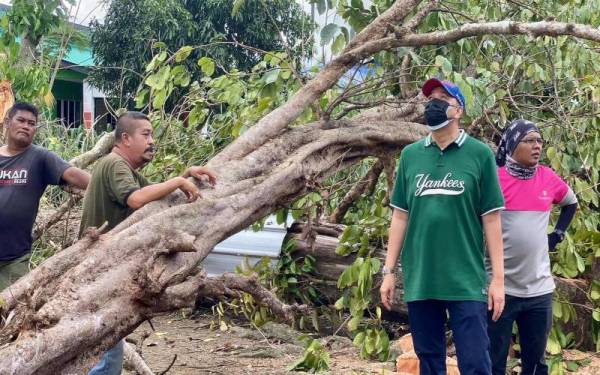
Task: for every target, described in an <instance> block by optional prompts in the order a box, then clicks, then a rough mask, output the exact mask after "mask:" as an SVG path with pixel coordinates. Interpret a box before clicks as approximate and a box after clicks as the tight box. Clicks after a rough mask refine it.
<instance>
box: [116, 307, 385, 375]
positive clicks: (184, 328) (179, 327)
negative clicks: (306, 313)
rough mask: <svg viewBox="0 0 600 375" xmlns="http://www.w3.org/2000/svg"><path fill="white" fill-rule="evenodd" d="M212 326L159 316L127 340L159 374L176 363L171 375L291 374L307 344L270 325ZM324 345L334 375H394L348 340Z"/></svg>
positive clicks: (208, 318)
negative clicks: (290, 370)
mask: <svg viewBox="0 0 600 375" xmlns="http://www.w3.org/2000/svg"><path fill="white" fill-rule="evenodd" d="M213 321H214V318H213V316H212V315H211V314H208V313H207V314H199V315H195V316H194V317H192V318H187V317H182V316H181V314H173V315H169V316H164V317H159V318H156V319H153V320H152V324H153V326H154V331H152V328H151V327H150V325H149V324H148V323H147V322H146V323H144V324H142V325H141V326H140V327H139V328H138V329H137V330H136V331H135V332H134V333H133V334H131V335H130V336H129V337H128V341H135V343H136V344H137V347H138V348H141V352H142V356H143V358H144V360H145V361H146V363H147V364H148V365H149V367H150V368H151V369H152V370H153V371H154V372H155V374H160V373H161V372H162V371H164V370H165V369H167V368H168V367H169V365H170V364H171V362H172V361H173V360H175V361H174V363H173V366H172V367H171V369H170V370H169V372H168V374H177V375H192V374H194V375H197V374H227V375H235V374H244V375H247V374H287V373H290V372H288V371H287V370H286V368H287V367H288V366H289V365H290V364H291V363H292V362H294V361H295V360H296V359H298V358H300V357H301V356H302V353H303V350H304V349H303V348H304V344H303V342H302V341H300V340H299V339H298V336H299V333H298V332H296V331H293V330H291V329H290V328H288V327H287V326H285V325H283V324H277V323H267V324H265V325H264V326H263V327H261V328H260V329H259V328H255V327H252V326H250V325H249V324H248V323H244V322H241V321H238V322H236V323H235V324H236V325H232V326H231V327H228V328H227V330H221V329H220V328H218V327H217V328H213V329H211V322H213ZM146 335H148V337H147V338H145V339H143V338H144V336H146ZM142 339H143V343H142ZM323 340H324V341H325V342H326V348H327V350H328V352H329V354H330V356H331V372H330V374H390V373H392V371H393V370H394V368H395V366H394V362H386V363H381V362H376V361H363V360H361V359H360V358H359V356H358V351H357V349H356V348H354V346H353V345H352V341H351V340H350V339H348V338H345V337H341V336H335V337H334V336H329V337H326V338H324V339H323ZM132 344H133V342H132ZM140 344H141V345H140ZM175 356H177V357H176V358H175ZM301 373H302V372H292V374H301ZM124 374H128V375H132V374H133V372H128V371H124Z"/></svg>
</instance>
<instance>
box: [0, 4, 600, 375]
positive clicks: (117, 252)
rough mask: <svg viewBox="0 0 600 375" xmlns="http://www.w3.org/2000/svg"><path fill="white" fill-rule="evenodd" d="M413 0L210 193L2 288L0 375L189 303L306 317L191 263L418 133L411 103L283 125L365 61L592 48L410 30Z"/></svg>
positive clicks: (105, 339)
mask: <svg viewBox="0 0 600 375" xmlns="http://www.w3.org/2000/svg"><path fill="white" fill-rule="evenodd" d="M419 3H420V1H418V0H398V1H396V2H395V3H394V4H393V5H391V7H390V8H389V9H388V10H387V11H386V12H384V13H383V14H381V15H380V16H379V17H377V19H376V20H375V21H374V22H372V23H371V24H370V25H369V26H368V27H366V28H365V29H363V31H361V32H360V33H359V34H358V35H357V36H356V38H355V39H354V41H353V42H351V43H349V45H348V46H347V47H346V49H345V50H344V51H343V53H342V54H341V55H340V56H338V57H336V58H335V59H333V60H332V61H331V63H330V64H328V65H327V66H326V67H325V68H324V69H323V70H322V71H321V72H320V73H319V74H318V75H317V76H316V77H315V78H314V79H312V80H310V81H308V82H307V83H306V84H305V85H304V86H303V87H302V88H301V89H300V90H299V91H298V92H297V93H296V94H295V95H294V96H293V97H292V98H291V99H290V100H288V102H286V103H285V104H284V105H282V106H281V107H279V108H277V109H275V110H273V111H272V112H270V113H269V114H268V115H267V116H265V117H264V118H263V119H261V120H260V121H259V122H258V123H257V124H256V125H255V126H253V127H251V128H250V129H249V130H248V131H246V132H245V133H244V134H242V135H241V136H240V137H239V138H238V139H236V140H235V141H234V142H232V143H231V144H230V145H229V146H228V147H226V148H225V149H224V150H223V151H222V152H220V153H219V154H218V155H217V156H215V157H214V158H213V159H212V160H211V161H209V163H208V166H209V167H210V168H212V169H213V170H215V171H216V172H217V177H218V180H219V184H218V186H217V188H216V189H215V190H208V189H207V188H204V189H203V196H204V197H205V198H204V199H202V200H199V201H197V202H195V203H191V204H187V203H186V199H185V198H184V197H183V196H182V194H172V195H171V196H169V197H167V198H166V199H163V200H161V201H159V202H154V203H152V204H149V205H147V206H145V207H143V208H142V209H140V210H138V211H137V212H136V213H134V214H133V215H132V216H130V217H129V218H128V219H127V220H125V221H124V222H122V223H121V224H120V225H118V226H117V227H115V228H114V229H112V230H111V231H110V232H108V233H101V231H94V230H91V231H88V232H87V233H86V235H85V236H84V238H82V239H81V240H80V241H78V242H77V243H75V244H74V245H73V246H71V247H69V248H67V249H65V250H63V251H62V252H60V253H58V254H56V255H55V256H53V257H51V258H50V259H48V260H47V261H46V262H44V263H43V264H42V265H40V266H39V267H38V268H36V269H35V270H33V271H32V272H31V273H30V274H28V275H26V276H25V277H23V278H22V279H20V280H18V281H17V282H16V283H15V284H13V285H11V286H10V287H9V288H7V289H6V290H4V291H2V293H1V294H0V298H1V299H2V301H1V302H2V312H3V317H4V318H5V319H6V323H5V324H4V325H3V326H2V328H1V331H0V374H19V375H26V374H40V375H44V374H61V373H63V374H73V373H76V374H80V373H86V372H87V370H88V369H89V368H90V367H91V366H92V365H93V364H94V363H95V362H97V360H98V358H99V355H100V353H102V352H103V351H104V350H106V349H107V348H109V347H112V346H113V345H114V344H115V343H116V342H117V341H118V340H119V339H121V338H122V337H124V336H126V335H127V334H129V333H131V332H132V331H133V330H134V329H135V328H136V327H137V326H138V325H139V324H141V323H142V322H143V321H145V320H147V319H149V318H150V317H152V316H154V315H156V314H161V313H164V312H168V311H173V310H175V309H178V308H181V307H185V306H193V305H194V302H195V300H196V298H197V297H198V296H211V297H217V298H219V297H221V298H230V297H235V296H237V295H238V293H239V291H244V292H247V293H251V294H253V295H254V297H255V298H256V300H257V301H259V302H263V303H265V304H266V305H268V306H269V307H270V308H271V309H272V310H273V311H274V312H275V314H276V315H277V316H280V317H282V318H283V319H288V320H291V319H292V318H293V315H294V314H296V313H303V312H304V313H305V312H306V310H305V308H302V307H299V306H294V305H284V304H282V303H281V302H280V301H278V300H277V299H276V298H275V297H274V295H273V294H272V293H270V292H269V291H268V290H265V289H264V288H261V287H260V286H259V285H258V283H257V281H256V280H253V279H247V278H241V277H236V276H233V275H224V276H222V277H219V278H206V277H204V276H203V275H202V274H201V273H200V271H199V268H198V265H199V264H200V262H201V261H202V260H203V259H204V258H205V257H206V255H207V254H208V253H209V252H210V251H211V249H212V248H213V247H214V246H215V245H216V244H217V243H218V242H220V241H221V240H223V239H225V238H227V237H229V236H230V235H232V234H234V233H236V232H237V231H239V230H241V229H243V228H245V227H247V226H249V225H250V224H252V223H253V222H255V221H257V220H258V219H260V218H262V217H264V216H266V215H267V214H269V213H270V212H273V211H275V210H277V209H279V208H281V207H285V206H287V205H289V204H290V203H291V202H293V201H294V200H296V199H298V198H299V197H300V196H302V195H303V194H305V193H307V192H308V191H311V190H313V189H315V186H317V185H318V184H319V183H320V182H322V181H323V180H324V179H325V178H326V177H327V176H330V175H331V174H332V173H335V172H336V171H338V170H341V169H344V168H347V167H349V166H351V165H353V164H355V163H357V162H358V161H360V160H362V159H363V158H365V157H367V156H376V157H385V156H387V155H390V154H393V153H398V152H399V151H400V150H401V149H402V147H403V146H404V145H407V144H409V143H412V142H414V141H416V140H417V139H420V138H421V137H423V136H424V135H425V134H426V131H425V129H424V127H423V126H422V125H420V124H418V123H414V121H415V120H418V119H419V118H420V113H421V112H422V106H419V105H417V104H416V103H415V102H409V103H407V104H406V105H402V106H401V107H399V108H389V107H382V108H378V109H375V110H371V111H366V112H365V113H363V114H361V115H360V116H357V117H354V118H353V119H352V120H336V121H319V122H315V123H312V124H306V125H302V126H297V125H294V126H290V125H292V124H293V123H294V121H295V120H296V119H298V117H299V116H300V115H301V114H302V113H303V112H304V110H305V109H306V108H307V107H309V106H311V105H312V104H313V103H314V102H315V100H317V99H318V98H319V97H320V96H321V95H322V94H323V93H325V92H326V91H327V90H329V89H330V88H331V87H332V86H333V85H335V84H336V83H337V81H338V79H339V78H340V77H342V76H343V74H344V73H345V72H346V71H347V70H348V69H350V68H351V67H353V66H355V65H356V64H358V63H360V62H361V61H363V60H364V59H366V58H368V57H369V56H371V55H372V54H374V53H377V52H380V51H384V50H389V49H392V48H396V47H400V46H423V45H428V44H429V45H432V44H441V43H449V42H452V41H456V40H458V39H460V38H463V37H471V36H479V35H486V34H490V33H494V34H504V35H506V34H530V35H535V36H539V35H550V36H557V35H563V34H564V35H574V36H576V37H580V38H585V39H589V40H595V41H600V31H598V30H597V29H595V28H593V27H591V26H586V25H577V24H571V23H561V22H548V21H543V22H536V23H519V22H510V21H503V22H490V23H474V24H467V25H464V26H461V27H459V28H457V29H454V30H448V31H440V32H432V33H425V34H416V33H414V32H413V30H415V27H416V25H418V24H419V23H420V21H421V20H422V19H423V18H424V17H425V16H426V15H427V11H418V10H417V9H416V7H417V6H418V4H419ZM423 9H425V10H427V9H431V7H425V8H423ZM415 10H417V11H416V12H415ZM410 14H414V16H413V17H412V18H411V19H409V20H408V21H405V22H404V23H403V21H404V19H405V18H406V17H407V16H408V15H410ZM396 25H401V27H397V28H395V27H394V26H396ZM390 29H393V30H391V31H390ZM417 100H418V98H417Z"/></svg>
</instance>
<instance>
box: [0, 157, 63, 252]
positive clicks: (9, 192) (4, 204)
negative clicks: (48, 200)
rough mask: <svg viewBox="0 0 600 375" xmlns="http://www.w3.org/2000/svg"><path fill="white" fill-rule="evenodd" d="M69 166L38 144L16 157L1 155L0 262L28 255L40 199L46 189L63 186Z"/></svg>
mask: <svg viewBox="0 0 600 375" xmlns="http://www.w3.org/2000/svg"><path fill="white" fill-rule="evenodd" d="M69 166H70V165H69V163H67V162H66V161H64V160H63V159H61V158H60V157H59V156H58V155H56V154H55V153H53V152H51V151H48V150H46V149H45V148H42V147H39V146H35V145H31V146H29V148H28V149H27V150H25V151H23V152H22V153H20V154H18V155H15V156H2V155H0V261H6V260H11V259H15V258H18V257H21V256H23V255H25V254H27V252H29V250H30V249H31V229H32V228H33V223H34V222H35V217H36V215H37V211H38V206H39V203H40V198H41V196H42V194H43V193H44V190H46V186H48V185H58V184H60V183H61V176H62V175H63V173H64V172H65V170H66V169H67V168H69Z"/></svg>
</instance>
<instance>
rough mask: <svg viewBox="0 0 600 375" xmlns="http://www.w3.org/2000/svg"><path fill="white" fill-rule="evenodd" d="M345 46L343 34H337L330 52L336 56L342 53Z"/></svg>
mask: <svg viewBox="0 0 600 375" xmlns="http://www.w3.org/2000/svg"><path fill="white" fill-rule="evenodd" d="M345 46H346V37H345V36H344V34H339V35H338V36H337V37H336V38H335V40H334V41H333V44H332V45H331V52H332V53H333V54H334V55H337V54H339V53H340V52H342V50H343V49H344V47H345Z"/></svg>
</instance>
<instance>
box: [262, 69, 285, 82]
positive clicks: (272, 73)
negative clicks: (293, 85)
mask: <svg viewBox="0 0 600 375" xmlns="http://www.w3.org/2000/svg"><path fill="white" fill-rule="evenodd" d="M279 72H281V69H279V68H276V69H271V70H269V71H268V72H266V73H265V74H264V75H263V80H264V81H265V83H266V84H267V85H268V84H269V83H273V82H275V81H277V77H279Z"/></svg>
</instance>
